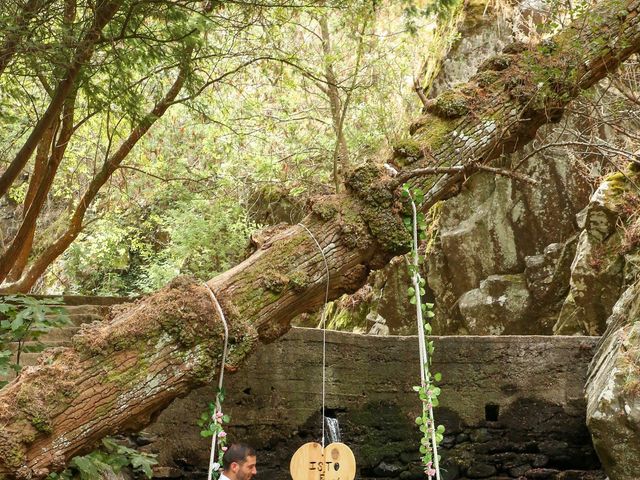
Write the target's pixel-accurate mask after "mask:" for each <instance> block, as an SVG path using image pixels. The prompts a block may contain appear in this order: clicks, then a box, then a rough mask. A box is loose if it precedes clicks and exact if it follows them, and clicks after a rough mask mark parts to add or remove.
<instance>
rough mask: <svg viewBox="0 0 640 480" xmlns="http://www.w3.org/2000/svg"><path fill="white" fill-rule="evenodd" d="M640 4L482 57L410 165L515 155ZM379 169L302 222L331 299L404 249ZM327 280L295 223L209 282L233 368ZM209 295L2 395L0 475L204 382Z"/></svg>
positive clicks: (74, 352)
mask: <svg viewBox="0 0 640 480" xmlns="http://www.w3.org/2000/svg"><path fill="white" fill-rule="evenodd" d="M639 9H640V2H639V1H638V0H632V1H627V2H619V1H615V2H613V1H608V2H604V3H602V4H601V5H600V6H599V7H597V8H594V9H593V10H591V11H590V12H588V13H587V15H586V16H585V17H583V18H582V19H579V20H578V21H577V23H576V24H575V25H574V26H572V27H570V28H569V29H567V30H566V31H564V32H562V33H560V34H559V35H556V36H555V37H554V38H553V39H552V42H551V43H547V44H545V45H544V46H540V47H535V48H525V47H524V46H512V47H510V48H509V49H508V50H507V52H505V53H504V54H503V55H501V56H499V57H497V58H494V59H492V60H490V61H489V62H487V64H486V65H485V67H484V68H483V69H481V70H482V71H481V72H480V73H479V74H478V75H476V76H475V77H474V78H473V79H472V80H471V81H470V82H469V83H468V84H467V85H465V86H462V87H460V88H458V89H456V90H455V91H450V92H445V93H444V94H443V95H441V96H440V97H438V99H436V100H435V101H434V102H433V103H432V104H431V105H430V106H429V107H428V110H429V111H428V113H427V114H426V115H425V117H424V118H422V119H421V121H420V122H418V123H417V124H416V125H414V127H413V129H412V131H413V133H414V141H415V143H416V145H417V146H418V147H419V148H420V151H421V152H422V158H421V160H419V161H418V162H417V163H414V164H411V165H410V169H415V168H425V167H428V166H432V167H433V166H438V165H442V166H446V165H448V166H454V165H456V164H469V163H474V162H475V163H480V164H483V163H487V162H489V161H491V160H492V159H494V158H497V157H498V156H499V155H501V154H502V153H505V152H511V151H514V150H517V149H518V148H520V147H522V146H523V145H524V144H525V143H526V142H527V141H528V140H529V139H530V138H531V137H532V136H533V134H534V133H535V131H536V130H537V128H539V127H540V126H541V125H542V124H544V123H547V122H552V121H555V120H556V119H557V118H559V116H560V115H561V114H562V111H563V109H564V107H565V106H566V105H567V104H568V103H569V102H570V101H571V99H573V98H575V97H576V96H577V95H578V94H579V92H580V91H581V90H582V89H584V88H588V87H589V86H591V85H593V84H594V83H595V82H597V81H598V80H599V79H601V78H603V77H604V76H605V75H607V74H608V73H610V72H613V71H614V70H615V68H616V67H618V66H619V64H620V63H621V62H622V61H624V60H625V59H626V58H628V57H629V56H630V55H631V54H632V53H635V52H637V51H638V50H640V28H639V27H638V18H639V16H638V13H639ZM384 172H385V169H384V168H382V167H381V166H379V165H375V164H373V163H370V164H366V165H364V166H363V167H360V168H359V169H357V170H356V171H355V172H354V173H353V174H352V175H351V176H350V177H349V179H348V181H347V185H346V186H347V190H346V192H345V193H344V194H340V195H334V196H327V197H324V198H322V199H318V200H317V201H316V203H314V204H312V205H311V207H310V208H311V214H310V216H308V217H307V218H306V219H305V220H304V224H305V225H306V226H307V227H308V228H309V230H310V231H311V232H312V234H313V235H314V236H315V237H316V238H317V240H318V242H319V244H320V246H321V248H322V251H323V252H324V254H325V256H326V260H327V263H328V267H329V276H328V278H329V299H333V298H336V297H337V296H338V295H339V294H341V293H344V292H350V291H354V290H355V289H357V288H358V287H360V286H361V285H362V284H363V282H364V281H365V279H366V276H367V273H368V272H369V271H370V270H371V269H377V268H380V267H382V266H383V265H384V264H385V263H386V262H387V261H388V259H389V258H391V257H392V256H395V255H398V254H401V253H403V252H406V251H408V249H409V236H408V234H407V232H406V230H405V229H404V227H403V225H402V221H401V220H402V218H401V216H402V207H401V205H400V204H399V202H398V201H397V198H398V195H397V187H398V182H397V181H394V180H393V179H390V178H388V177H386V176H385V173H384ZM403 174H404V172H403ZM461 180H462V179H461V178H459V177H458V176H457V174H451V175H448V176H447V175H445V176H442V177H440V178H438V179H436V180H435V181H434V180H433V179H429V180H428V181H427V180H425V181H424V182H423V183H424V184H425V185H426V186H427V187H428V194H427V196H426V204H427V205H429V204H432V203H433V202H435V201H437V200H438V199H441V198H443V197H445V196H447V195H451V194H452V191H451V189H452V188H453V189H454V191H455V187H456V186H457V185H458V184H459V182H460V181H461ZM326 281H327V276H326V275H325V272H324V260H323V256H322V255H321V254H320V252H319V250H318V247H317V246H316V244H315V242H314V240H313V239H312V238H311V237H310V235H309V234H308V233H307V231H306V230H305V229H304V228H303V227H301V226H293V227H290V228H288V229H286V230H285V231H283V232H281V233H279V234H278V235H276V236H275V237H273V238H271V239H270V240H269V241H268V242H267V243H265V244H263V245H262V246H261V247H260V248H259V250H258V251H257V252H255V253H254V254H253V255H252V256H251V257H249V258H248V259H247V260H245V261H244V262H242V263H241V264H239V265H238V266H236V267H234V268H232V269H231V270H229V271H227V272H225V273H223V274H221V275H219V276H218V277H216V278H214V279H212V280H210V281H209V282H208V285H209V286H210V287H211V289H212V290H213V291H214V292H215V295H216V297H217V299H218V300H219V301H220V303H221V305H222V309H223V311H224V312H225V315H226V317H227V321H228V322H229V325H230V330H231V337H230V341H231V347H230V348H231V349H230V353H231V357H230V368H231V369H234V368H237V367H238V365H239V364H240V362H241V361H242V359H243V358H244V357H245V356H246V355H248V354H249V353H250V352H251V351H252V349H253V348H254V346H255V344H256V342H258V341H262V342H268V341H270V340H273V339H274V338H276V337H278V336H279V335H282V334H283V333H284V332H285V331H286V330H287V328H288V325H289V322H290V320H291V319H292V318H293V317H294V316H295V315H297V314H299V313H302V312H304V311H308V310H312V309H315V308H317V307H319V306H320V305H321V304H322V303H323V302H324V288H325V282H326ZM207 295H208V294H207V290H206V289H205V288H204V287H203V286H200V285H198V284H197V283H195V282H192V281H187V280H184V279H178V280H176V281H174V282H173V283H172V284H171V285H169V286H168V287H167V288H165V289H163V290H161V291H160V292H158V293H157V294H155V295H153V296H151V297H148V298H147V299H144V300H141V301H139V302H137V303H136V304H134V305H133V306H131V307H129V308H127V309H126V310H124V311H122V312H120V313H119V314H117V315H115V316H114V317H113V318H112V319H111V320H110V321H107V322H103V323H96V324H92V325H90V326H88V327H84V328H83V329H82V330H81V332H80V333H79V334H78V335H77V336H76V337H74V340H73V346H72V347H68V348H58V349H54V350H50V351H49V352H48V353H45V355H44V357H43V359H42V360H41V362H40V365H39V366H38V367H33V368H27V369H25V370H24V371H23V372H22V373H21V375H20V377H19V378H18V379H16V380H14V381H13V382H12V383H11V384H9V385H8V386H7V387H5V389H4V390H2V391H1V392H0V424H1V425H3V429H1V430H0V478H3V477H4V478H43V477H44V476H46V474H47V473H48V472H50V471H51V470H54V469H61V468H62V467H63V466H64V465H65V464H66V462H67V461H68V460H69V459H70V458H71V457H72V456H74V455H76V454H79V453H83V452H85V451H87V450H90V449H91V448H92V446H93V445H94V444H95V443H96V442H97V440H98V439H99V438H101V437H102V436H104V435H107V434H113V433H116V432H123V431H127V430H131V429H133V430H135V429H138V428H140V427H142V426H144V425H146V424H147V423H149V422H150V421H151V420H152V419H153V417H154V415H155V414H157V413H158V412H159V411H160V410H161V409H162V408H163V407H165V406H166V405H167V404H168V403H169V402H170V401H171V400H172V399H174V398H175V397H177V396H180V395H184V394H186V393H187V392H188V391H189V390H190V389H192V388H194V387H196V386H199V385H202V384H203V383H207V382H209V381H210V380H211V379H212V378H213V376H214V374H215V370H216V367H217V365H218V364H219V361H220V355H221V345H222V341H221V340H222V333H221V332H222V327H221V322H220V319H219V318H217V316H216V314H215V313H214V311H215V310H214V308H212V305H211V302H210V299H209V298H208V296H207Z"/></svg>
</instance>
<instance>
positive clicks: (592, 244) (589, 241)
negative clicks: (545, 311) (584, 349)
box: [554, 173, 630, 335]
mask: <svg viewBox="0 0 640 480" xmlns="http://www.w3.org/2000/svg"><path fill="white" fill-rule="evenodd" d="M629 187H630V185H627V182H626V181H625V176H624V175H623V174H622V173H616V174H614V175H610V176H609V177H607V178H606V179H605V180H604V181H603V182H602V183H601V184H600V186H599V187H598V189H597V190H596V191H595V192H594V194H593V195H592V196H591V199H590V201H589V204H588V205H587V207H586V208H585V209H584V211H582V212H581V213H580V214H579V215H578V226H579V227H580V228H582V231H581V232H580V236H579V239H578V245H577V251H576V255H575V257H574V259H573V263H572V265H571V280H570V282H569V284H570V290H569V294H568V295H567V297H566V300H565V302H564V305H563V306H562V310H561V312H560V315H559V318H558V322H557V323H556V325H555V326H554V333H556V334H559V335H575V334H581V335H599V334H602V332H604V330H605V328H606V320H607V317H608V316H609V315H610V314H611V309H612V308H613V305H614V304H615V302H616V301H617V300H618V298H619V296H620V293H621V288H622V285H623V280H624V266H625V258H624V255H623V251H622V248H621V244H622V240H623V236H624V229H623V228H621V227H620V225H621V223H622V222H623V221H624V216H625V212H626V211H627V207H628V192H629Z"/></svg>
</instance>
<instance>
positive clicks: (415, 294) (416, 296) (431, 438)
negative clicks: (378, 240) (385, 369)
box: [402, 184, 444, 480]
mask: <svg viewBox="0 0 640 480" xmlns="http://www.w3.org/2000/svg"><path fill="white" fill-rule="evenodd" d="M402 195H403V197H405V198H406V199H408V201H409V203H410V204H411V209H412V215H411V216H407V217H405V219H404V223H405V226H406V227H407V228H408V229H409V230H410V231H411V232H412V236H413V242H412V248H411V254H412V258H411V261H410V262H408V269H409V275H410V276H411V283H412V286H411V287H409V288H408V290H407V294H408V296H409V301H410V302H411V304H412V305H415V306H416V317H417V320H418V340H419V345H420V362H421V364H422V365H421V369H420V380H421V381H420V385H418V386H415V387H413V389H414V390H415V391H416V392H417V393H418V396H419V398H420V402H421V404H422V414H421V415H420V416H419V417H417V418H416V424H417V425H418V426H419V429H420V431H421V432H422V434H423V436H422V439H421V440H420V454H421V460H422V463H423V466H424V469H425V470H424V473H425V474H426V475H427V477H428V478H430V479H431V478H434V477H435V478H436V480H440V466H439V462H440V456H439V455H438V445H439V444H440V443H441V442H442V439H443V437H444V425H438V426H437V427H436V423H435V417H434V414H433V407H437V406H438V396H439V395H440V388H439V387H437V386H436V382H439V381H440V380H441V379H442V375H441V374H440V373H433V374H432V372H431V361H432V358H433V352H434V345H433V340H427V336H428V335H431V331H432V327H431V324H430V323H429V320H430V319H432V318H433V317H434V316H435V313H434V312H433V306H434V304H433V303H422V296H423V295H424V294H425V284H426V282H425V279H424V278H422V277H421V276H420V264H421V263H422V262H423V261H424V258H423V257H421V256H420V254H419V252H418V246H419V241H420V240H424V239H425V238H426V236H425V230H426V221H425V217H424V214H423V213H422V212H418V211H417V208H416V203H418V204H420V203H421V202H422V200H423V198H424V193H423V192H422V190H421V189H420V188H415V189H411V188H410V187H409V186H408V185H407V184H405V185H403V187H402ZM424 317H426V321H425V320H424Z"/></svg>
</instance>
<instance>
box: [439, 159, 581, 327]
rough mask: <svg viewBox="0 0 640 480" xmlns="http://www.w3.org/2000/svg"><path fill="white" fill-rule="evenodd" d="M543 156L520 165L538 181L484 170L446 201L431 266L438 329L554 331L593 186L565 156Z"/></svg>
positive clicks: (566, 289) (522, 169)
mask: <svg viewBox="0 0 640 480" xmlns="http://www.w3.org/2000/svg"><path fill="white" fill-rule="evenodd" d="M538 160H539V159H530V160H527V161H525V162H524V163H523V164H522V166H521V167H520V169H519V171H521V172H523V173H526V174H527V175H529V176H531V177H532V178H534V179H537V180H539V181H540V185H538V186H533V187H531V186H529V185H523V184H519V183H517V182H515V181H514V180H512V179H509V178H504V177H503V178H501V177H494V176H490V175H485V174H480V175H475V176H474V177H472V178H471V179H470V180H469V182H468V185H467V189H466V190H465V191H464V192H463V193H462V194H461V195H458V196H457V197H455V198H452V199H450V200H447V201H446V202H444V204H443V205H442V209H441V216H440V220H439V236H438V241H437V243H436V245H435V247H434V250H433V252H432V253H431V255H430V257H429V263H428V270H429V272H428V282H429V287H430V288H431V289H432V291H433V292H434V296H435V300H436V301H435V303H436V308H437V312H436V313H437V315H436V318H437V322H436V331H437V332H438V333H440V334H455V333H461V334H477V335H487V334H494V335H495V334H532V333H538V334H550V333H552V328H553V325H554V324H555V323H556V320H557V316H558V314H559V312H560V310H561V308H562V304H563V301H564V298H565V296H566V295H567V293H568V290H569V277H570V266H571V262H572V260H573V256H574V252H575V246H576V235H577V234H578V228H577V224H576V220H575V217H576V214H578V213H579V211H580V210H581V209H582V208H583V207H584V206H585V205H586V204H587V202H588V198H589V197H588V184H587V182H586V181H585V180H584V178H583V177H582V176H581V175H579V173H578V171H577V170H575V169H574V168H573V167H572V166H571V165H567V164H566V160H565V159H564V158H558V159H555V160H553V159H552V160H547V161H546V162H540V161H538Z"/></svg>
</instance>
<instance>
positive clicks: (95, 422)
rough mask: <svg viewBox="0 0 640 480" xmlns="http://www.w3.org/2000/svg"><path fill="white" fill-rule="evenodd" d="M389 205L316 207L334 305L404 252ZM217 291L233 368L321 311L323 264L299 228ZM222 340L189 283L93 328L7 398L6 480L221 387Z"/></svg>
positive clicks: (46, 358)
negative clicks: (180, 399) (200, 389)
mask: <svg viewBox="0 0 640 480" xmlns="http://www.w3.org/2000/svg"><path fill="white" fill-rule="evenodd" d="M367 178H369V177H367ZM381 191H385V190H381ZM367 192H371V189H370V188H368V189H367ZM387 193H388V191H387ZM392 201H393V197H392V196H391V194H388V195H386V199H385V200H384V201H382V203H381V204H377V203H369V202H367V201H365V200H362V199H360V198H359V197H358V196H357V195H352V196H335V197H330V198H325V199H323V200H322V202H321V203H318V204H317V205H316V206H315V207H313V208H314V209H315V210H316V213H314V214H313V215H312V216H310V217H308V218H307V219H306V220H305V222H306V227H307V228H309V231H310V232H312V233H313V236H314V237H315V238H316V239H317V241H318V242H319V244H320V246H321V247H322V250H323V252H324V255H325V257H326V260H327V262H328V265H329V275H330V296H331V297H336V296H338V295H341V294H342V293H344V292H352V291H354V290H355V289H357V288H358V287H360V285H362V283H364V281H365V279H366V276H367V274H368V272H369V270H370V269H371V268H379V267H380V266H382V265H384V263H386V261H388V259H389V258H390V257H391V256H393V255H395V254H398V253H401V252H402V251H404V250H406V248H407V245H408V243H406V242H407V241H408V236H407V235H406V233H405V230H404V228H403V226H402V223H401V221H400V220H401V218H400V216H399V215H397V214H394V213H393V212H394V207H393V205H392V204H391V202H392ZM378 208H380V209H382V210H384V211H388V212H389V213H388V214H385V213H384V211H383V212H378V210H377V209H378ZM380 213H382V218H384V219H385V223H384V224H383V223H381V222H379V220H378V219H379V218H380ZM365 218H370V219H371V221H369V222H366V221H365V220H364V219H365ZM372 232H375V233H372ZM208 284H209V286H210V287H211V289H212V290H213V292H215V295H216V298H217V299H218V301H219V302H220V304H221V306H222V309H223V311H224V313H225V316H226V319H227V322H228V324H229V329H230V351H229V353H230V357H229V361H228V364H229V368H231V369H234V368H236V367H237V366H238V365H239V363H240V362H241V360H242V359H243V358H244V357H245V356H246V355H247V354H248V353H250V352H251V351H252V350H253V349H254V347H255V343H256V342H257V341H262V342H268V341H270V340H272V339H274V338H277V337H278V336H280V335H282V334H283V333H284V332H285V331H286V330H287V329H288V327H289V321H290V320H291V318H293V317H294V316H295V315H297V314H299V313H301V312H304V311H309V310H313V309H317V308H318V307H319V306H320V305H322V303H323V302H324V297H325V287H326V273H325V264H324V259H323V255H322V253H321V252H320V250H319V249H318V247H317V245H316V243H315V241H314V240H313V238H312V237H311V236H310V234H309V233H308V232H307V230H305V228H303V227H302V226H294V227H291V228H288V229H286V230H284V231H283V232H280V233H278V234H276V235H275V236H274V237H273V238H271V239H269V240H268V241H267V243H265V244H263V245H262V246H261V247H260V248H259V249H258V251H256V252H255V253H254V254H253V255H252V256H251V257H250V258H249V259H247V260H246V261H245V262H243V263H242V264H240V265H238V266H236V267H235V268H233V269H231V270H229V271H228V272H226V273H224V274H222V275H220V276H218V277H216V278H215V279H213V280H211V281H210V282H208ZM222 338H223V328H222V324H221V321H220V319H219V318H218V316H217V314H216V313H215V309H214V307H213V304H212V301H211V299H210V297H209V293H208V291H207V289H206V287H205V286H204V285H202V284H198V283H197V282H195V281H193V280H190V279H186V278H178V279H176V280H175V281H173V282H172V283H171V284H170V285H168V286H167V287H166V288H164V289H163V290H161V291H159V292H158V293H156V294H154V295H152V296H150V297H148V298H145V299H143V300H140V301H138V302H137V303H135V304H133V305H130V306H126V307H124V310H123V311H121V312H118V313H117V314H115V316H114V318H112V319H111V320H110V321H105V322H102V323H98V322H96V323H93V324H91V325H89V326H84V327H83V328H82V329H81V331H80V333H78V334H77V335H76V336H75V337H74V338H73V346H72V347H68V348H57V349H52V350H49V351H47V352H46V353H45V354H44V355H43V357H42V358H41V360H40V364H39V366H37V367H29V368H26V369H25V370H24V371H23V372H22V373H21V375H20V377H19V378H18V379H16V380H15V381H14V382H12V383H11V384H10V385H8V386H7V387H5V388H4V389H3V390H2V395H1V396H0V424H2V425H3V426H4V427H3V428H2V429H0V478H42V477H44V476H46V475H47V474H48V473H49V472H50V471H52V470H56V469H60V468H62V467H63V466H64V465H65V464H66V462H67V461H68V460H69V459H70V458H72V457H73V456H74V455H77V454H79V453H81V452H83V451H86V449H87V446H90V445H92V444H95V442H96V441H97V440H99V439H100V438H102V437H103V436H105V435H108V434H113V433H115V432H119V431H135V430H138V429H140V428H141V427H142V426H144V425H147V424H148V423H149V422H150V421H151V420H152V418H153V416H154V415H155V414H156V413H157V412H159V411H160V410H161V409H162V408H164V407H166V406H167V405H168V404H169V403H170V402H171V401H172V400H173V399H174V398H176V397H177V396H180V395H184V394H186V393H187V392H189V391H190V390H191V389H193V388H194V387H196V386H198V385H203V384H205V383H208V382H210V381H211V380H212V378H213V376H214V374H215V373H216V368H217V367H218V366H219V364H220V359H221V355H222V351H221V350H222V341H221V340H222Z"/></svg>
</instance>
